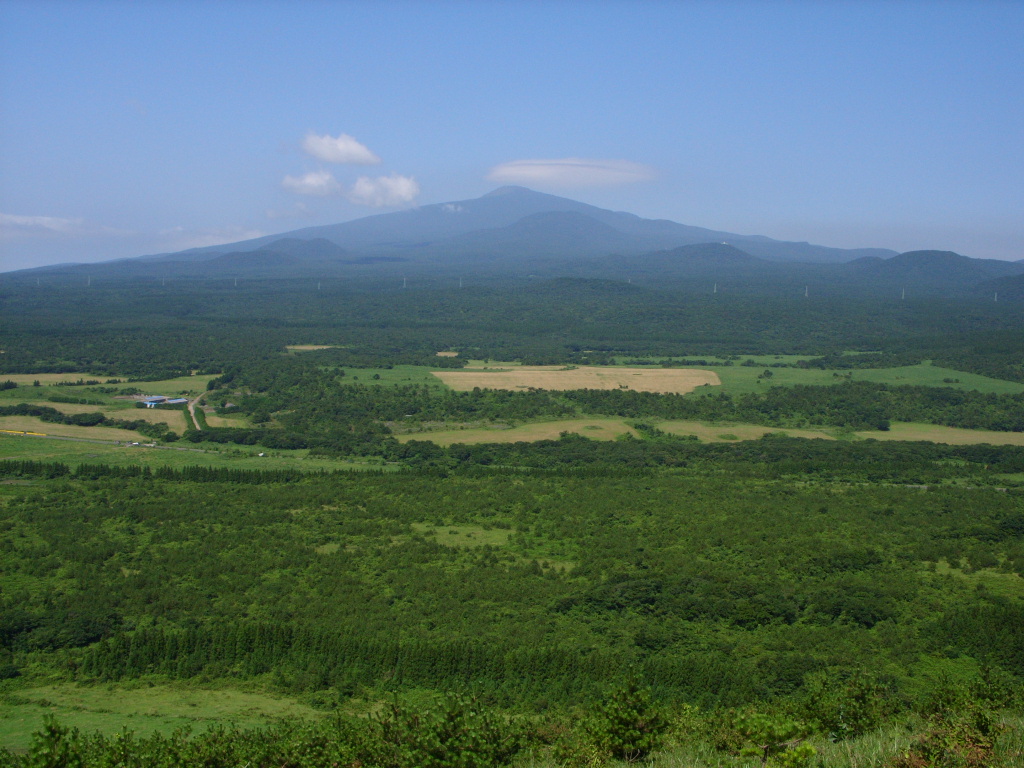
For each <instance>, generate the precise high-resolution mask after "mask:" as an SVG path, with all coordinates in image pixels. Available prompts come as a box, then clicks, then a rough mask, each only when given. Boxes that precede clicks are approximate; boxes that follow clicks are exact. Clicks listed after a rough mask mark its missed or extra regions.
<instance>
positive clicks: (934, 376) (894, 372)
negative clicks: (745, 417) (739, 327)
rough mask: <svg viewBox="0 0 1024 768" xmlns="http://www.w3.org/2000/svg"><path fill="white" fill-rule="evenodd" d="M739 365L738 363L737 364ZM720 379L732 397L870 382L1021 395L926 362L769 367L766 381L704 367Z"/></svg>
mask: <svg viewBox="0 0 1024 768" xmlns="http://www.w3.org/2000/svg"><path fill="white" fill-rule="evenodd" d="M741 362H742V361H741ZM708 370H711V371H714V372H715V373H717V374H718V377H719V378H720V379H721V380H722V386H721V388H720V389H719V388H715V390H714V391H716V392H718V391H723V392H727V393H729V394H732V395H738V394H743V393H746V392H759V391H762V390H765V389H768V388H769V387H780V386H781V387H786V386H793V385H795V384H812V385H829V384H841V383H842V382H844V381H850V380H852V381H870V382H874V383H877V384H892V385H901V384H907V385H919V386H928V387H953V388H955V389H968V390H970V389H976V390H978V391H979V392H986V393H989V392H991V393H994V394H1018V393H1020V392H1024V384H1020V383H1018V382H1013V381H1003V380H1001V379H993V378H989V377H988V376H980V375H978V374H976V373H963V372H961V371H955V370H953V369H952V368H940V367H938V366H935V365H931V364H930V363H921V364H919V365H908V366H903V367H900V368H862V369H854V370H849V371H833V370H817V369H813V368H770V369H768V370H770V371H771V372H772V376H771V378H769V379H761V380H759V379H758V376H760V375H761V374H762V373H764V371H765V368H761V367H754V366H743V365H727V366H708Z"/></svg>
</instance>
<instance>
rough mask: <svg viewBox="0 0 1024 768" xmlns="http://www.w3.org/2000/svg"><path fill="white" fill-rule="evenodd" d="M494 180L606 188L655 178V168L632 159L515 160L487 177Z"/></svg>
mask: <svg viewBox="0 0 1024 768" xmlns="http://www.w3.org/2000/svg"><path fill="white" fill-rule="evenodd" d="M487 178H488V179H490V180H491V181H500V182H504V183H511V184H528V185H536V186H552V187H604V186H615V185H617V184H632V183H634V182H637V181H647V180H649V179H653V178H654V169H652V168H650V167H649V166H646V165H641V164H640V163H634V162H631V161H629V160H588V159H585V158H580V157H567V158H564V159H561V160H513V161H511V162H509V163H502V164H501V165H497V166H495V167H494V168H492V169H491V171H490V173H489V174H487Z"/></svg>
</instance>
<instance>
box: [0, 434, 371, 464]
mask: <svg viewBox="0 0 1024 768" xmlns="http://www.w3.org/2000/svg"><path fill="white" fill-rule="evenodd" d="M45 426H50V425H49V424H47V425H45ZM0 429H6V427H0ZM78 429H88V430H92V431H91V432H89V433H87V434H88V435H98V436H100V437H102V436H104V435H106V434H107V433H109V432H114V431H115V430H108V429H104V428H103V427H78ZM35 431H38V432H42V431H44V430H35ZM131 434H133V435H134V434H135V433H131ZM94 440H98V438H97V437H90V441H89V442H85V441H82V442H78V441H75V440H57V439H52V438H47V437H33V436H31V435H30V436H21V435H7V434H3V433H0V459H19V460H21V459H24V460H29V461H45V462H54V461H56V462H61V463H63V464H68V465H69V466H73V467H74V466H78V465H79V464H110V465H111V466H116V467H126V466H132V467H150V468H152V469H156V468H157V467H172V468H175V469H180V468H182V467H187V466H195V465H199V466H203V467H214V468H224V469H295V470H298V471H300V472H316V471H327V472H331V471H334V470H339V469H344V470H365V469H375V470H381V469H387V466H385V465H384V464H383V463H382V462H381V461H380V460H375V459H365V460H355V461H349V460H343V459H331V458H325V457H320V456H317V457H310V456H308V455H307V453H308V451H304V450H300V451H268V450H267V449H265V448H261V447H260V446H253V445H238V446H234V445H233V446H224V445H219V444H203V443H200V444H199V445H195V444H193V443H188V442H178V443H175V444H174V445H172V446H159V447H156V448H146V447H144V446H133V447H127V446H122V445H116V444H114V443H113V442H93V441H94ZM134 440H137V441H138V442H143V441H145V442H148V441H149V438H145V437H142V436H141V435H136V436H135V438H134ZM260 453H264V454H265V455H264V456H260V455H259V454H260Z"/></svg>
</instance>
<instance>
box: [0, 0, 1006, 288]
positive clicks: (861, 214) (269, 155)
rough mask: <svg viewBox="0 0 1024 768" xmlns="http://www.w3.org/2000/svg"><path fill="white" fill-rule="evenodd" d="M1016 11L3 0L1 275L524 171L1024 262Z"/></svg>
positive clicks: (774, 226) (586, 191) (334, 216)
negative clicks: (13, 270)
mask: <svg viewBox="0 0 1024 768" xmlns="http://www.w3.org/2000/svg"><path fill="white" fill-rule="evenodd" d="M1022 41H1024V2H979V1H974V2H899V1H898V0H890V1H889V2H879V3H875V2H853V1H852V0H849V1H847V2H825V1H818V2H810V1H808V2H767V1H765V2H729V1H728V0H726V1H725V2H714V3H712V2H667V1H659V2H654V1H648V2H644V0H639V1H638V2H628V3H627V2H600V1H597V2H587V3H585V2H556V1H554V0H551V1H545V0H530V1H526V0H523V1H522V2H488V1H487V0H480V1H478V2H433V1H432V0H419V1H418V2H379V1H378V2H372V3H371V2H360V1H359V0H348V1H347V2H312V1H310V0H298V1H297V2H289V3H285V2H278V1H276V0H250V1H249V2H229V1H225V0H219V1H218V0H213V1H212V2H203V3H190V2H179V1H176V2H170V1H169V0H167V1H164V2H125V1H121V2H99V1H98V0H79V1H78V2H51V1H49V0H32V2H18V1H16V0H0V249H2V250H0V269H2V270H8V269H15V268H20V267H26V266H34V265H40V264H45V263H55V262H62V261H96V260H102V259H108V258H117V257H124V256H133V255H140V254H145V253H157V252H165V251H173V250H180V249H183V248H187V247H191V246H196V245H208V244H214V243H217V242H231V241H235V240H240V239H243V238H246V237H252V236H257V235H261V234H271V233H275V232H283V231H288V230H291V229H296V228H299V227H304V226H311V225H317V224H328V223H334V222H338V221H344V220H347V219H353V218H358V217H360V216H366V215H370V214H374V213H383V212H387V211H391V210H397V209H399V208H401V207H405V206H411V205H426V204H430V203H437V202H446V201H450V200H461V199H467V198H472V197H477V196H479V195H481V194H484V193H486V192H488V191H490V190H491V189H493V188H495V187H497V186H501V185H502V184H505V183H520V184H523V185H524V186H529V187H532V188H534V189H538V190H541V191H545V192H552V193H554V194H560V195H564V196H566V197H571V198H573V199H577V200H582V201H585V202H588V203H592V204H594V205H599V206H601V207H605V208H611V209H615V210H625V211H630V212H632V213H636V214H638V215H641V216H645V217H650V218H668V219H673V220H675V221H679V222H682V223H685V224H692V225H697V226H703V227H710V228H714V229H720V230H726V231H731V232H737V233H741V234H764V235H768V236H770V237H776V238H780V239H792V240H809V241H811V242H817V243H821V244H825V245H834V246H843V247H856V246H879V247H888V248H893V249H896V250H911V249H918V248H941V249H948V250H955V251H958V252H960V253H964V254H966V255H969V256H975V257H985V258H1002V259H1022V258H1024V45H1022Z"/></svg>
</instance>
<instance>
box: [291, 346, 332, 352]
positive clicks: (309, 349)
mask: <svg viewBox="0 0 1024 768" xmlns="http://www.w3.org/2000/svg"><path fill="white" fill-rule="evenodd" d="M337 346H338V345H337V344H288V345H286V346H285V349H287V350H288V351H289V352H315V351H316V350H318V349H334V348H335V347H337Z"/></svg>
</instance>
